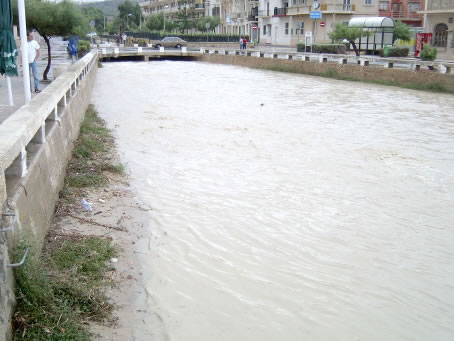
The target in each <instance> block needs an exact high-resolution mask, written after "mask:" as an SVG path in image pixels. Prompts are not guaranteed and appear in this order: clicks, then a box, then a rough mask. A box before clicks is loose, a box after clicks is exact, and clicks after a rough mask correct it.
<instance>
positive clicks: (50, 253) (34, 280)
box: [13, 235, 117, 341]
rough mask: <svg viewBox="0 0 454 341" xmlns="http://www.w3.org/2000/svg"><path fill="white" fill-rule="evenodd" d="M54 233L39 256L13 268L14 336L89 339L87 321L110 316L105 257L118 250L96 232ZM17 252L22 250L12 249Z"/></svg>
mask: <svg viewBox="0 0 454 341" xmlns="http://www.w3.org/2000/svg"><path fill="white" fill-rule="evenodd" d="M65 238H66V239H63V240H62V238H61V236H59V238H52V242H51V243H50V244H48V245H47V248H46V249H45V251H44V252H43V254H42V256H41V257H40V258H38V257H36V256H34V255H29V256H28V258H27V261H26V262H25V264H24V265H23V266H21V267H20V268H17V269H16V296H17V297H22V299H20V300H18V301H17V305H16V311H15V313H14V323H13V326H14V338H15V340H29V341H30V340H31V341H34V340H62V341H63V340H80V341H84V340H88V339H90V336H89V332H88V330H87V327H86V324H87V321H89V320H92V321H102V320H105V319H106V318H109V314H110V312H111V311H112V308H113V306H112V304H111V303H109V300H108V298H107V297H106V295H105V289H104V287H105V284H106V282H105V280H104V276H105V274H106V272H107V271H108V270H109V269H110V267H109V265H108V263H107V260H108V259H109V258H111V257H112V256H115V255H116V253H117V250H116V249H115V248H113V247H112V246H111V245H110V242H109V241H108V240H105V239H102V238H98V237H80V236H74V235H71V236H66V237H65ZM16 251H17V252H16V253H17V254H21V253H22V250H21V249H20V248H19V249H18V250H16Z"/></svg>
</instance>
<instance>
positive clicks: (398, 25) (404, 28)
mask: <svg viewBox="0 0 454 341" xmlns="http://www.w3.org/2000/svg"><path fill="white" fill-rule="evenodd" d="M397 39H399V40H402V41H409V40H410V39H411V27H410V26H408V25H407V24H404V23H403V22H402V21H400V20H396V21H395V22H394V40H397Z"/></svg>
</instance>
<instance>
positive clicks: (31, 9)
mask: <svg viewBox="0 0 454 341" xmlns="http://www.w3.org/2000/svg"><path fill="white" fill-rule="evenodd" d="M13 8H14V10H13V13H15V18H14V22H15V24H16V25H17V24H18V18H17V1H15V2H14V3H13ZM25 10H26V12H27V15H26V17H27V28H28V29H35V30H36V31H37V32H38V33H39V35H40V36H41V37H43V39H44V41H45V42H46V44H47V53H48V59H47V66H46V69H45V70H44V73H43V79H44V80H47V74H48V73H49V70H50V65H51V63H52V53H51V47H50V38H51V37H54V36H67V35H70V34H86V33H87V32H88V22H87V20H86V19H85V18H84V16H83V15H82V13H81V12H80V11H79V10H78V9H77V8H76V6H75V5H74V4H73V3H71V2H69V1H62V2H59V3H55V2H41V1H39V0H26V2H25Z"/></svg>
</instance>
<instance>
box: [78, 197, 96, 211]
mask: <svg viewBox="0 0 454 341" xmlns="http://www.w3.org/2000/svg"><path fill="white" fill-rule="evenodd" d="M80 204H81V205H82V207H83V208H84V209H85V210H86V211H88V212H91V211H92V210H93V208H92V207H91V204H90V203H89V202H88V201H87V200H85V199H84V198H82V200H81V201H80Z"/></svg>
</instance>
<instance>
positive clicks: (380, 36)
mask: <svg viewBox="0 0 454 341" xmlns="http://www.w3.org/2000/svg"><path fill="white" fill-rule="evenodd" d="M348 26H349V27H361V28H362V29H363V30H365V31H370V32H371V34H370V35H369V36H367V37H361V38H359V39H357V40H356V41H355V43H356V45H357V46H358V49H359V50H360V51H361V50H366V51H373V52H374V53H375V51H376V50H377V49H380V48H383V47H384V46H385V45H392V44H393V42H394V20H393V18H390V17H358V18H353V19H350V21H349V22H348Z"/></svg>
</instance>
